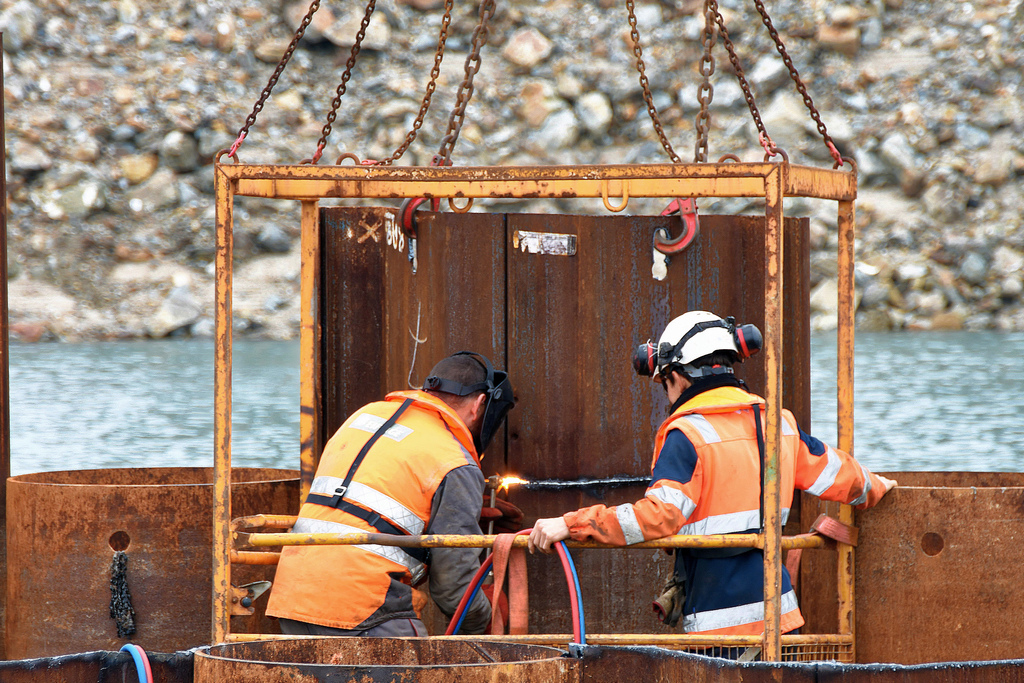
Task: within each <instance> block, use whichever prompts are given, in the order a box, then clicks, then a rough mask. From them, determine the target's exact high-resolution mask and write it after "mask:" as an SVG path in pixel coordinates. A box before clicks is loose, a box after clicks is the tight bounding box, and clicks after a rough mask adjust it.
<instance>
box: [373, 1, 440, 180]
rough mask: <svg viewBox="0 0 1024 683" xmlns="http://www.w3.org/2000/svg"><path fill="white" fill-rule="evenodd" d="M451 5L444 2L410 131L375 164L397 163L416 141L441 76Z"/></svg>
mask: <svg viewBox="0 0 1024 683" xmlns="http://www.w3.org/2000/svg"><path fill="white" fill-rule="evenodd" d="M453 3H454V0H445V2H444V16H443V17H442V18H441V32H440V34H439V35H438V37H437V52H436V53H434V68H433V69H431V70H430V82H429V83H427V88H426V91H425V92H424V93H423V102H422V103H421V104H420V111H419V113H418V114H417V115H416V120H415V121H413V124H412V130H410V131H409V133H408V134H407V135H406V136H405V141H404V142H403V143H402V145H401V146H400V147H399V148H398V149H396V150H395V151H394V152H393V153H392V154H391V156H389V157H387V158H386V159H381V160H380V161H378V162H377V163H378V164H380V165H382V166H390V165H391V164H393V163H395V162H396V161H398V160H399V159H400V158H401V157H402V155H403V154H405V151H406V150H407V149H409V145H411V144H412V143H413V141H414V140H415V139H416V135H417V133H418V132H419V129H420V128H421V127H422V126H423V119H424V117H425V116H426V115H427V110H428V109H430V98H431V97H433V96H434V90H435V89H437V77H438V76H440V75H441V60H442V59H444V46H445V43H446V42H447V40H448V27H449V26H450V25H451V23H452V5H453Z"/></svg>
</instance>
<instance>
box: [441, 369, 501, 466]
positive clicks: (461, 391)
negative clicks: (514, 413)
mask: <svg viewBox="0 0 1024 683" xmlns="http://www.w3.org/2000/svg"><path fill="white" fill-rule="evenodd" d="M452 355H453V356H472V357H473V360H475V361H476V362H478V363H480V365H481V366H482V367H483V368H484V370H486V371H487V379H485V380H484V381H483V382H477V383H476V384H470V385H465V384H460V383H458V382H456V381H454V380H450V379H442V378H440V377H434V376H431V377H428V378H427V379H426V380H425V381H424V382H423V388H424V389H431V390H434V391H443V392H445V393H448V394H455V395H456V396H468V395H470V394H473V393H476V392H478V391H482V392H483V393H484V394H485V395H486V396H487V400H486V402H485V404H484V414H483V419H482V420H481V422H480V433H479V434H474V435H473V444H474V445H475V446H476V452H477V454H478V455H479V456H480V457H481V458H482V457H483V455H484V451H485V450H487V446H488V444H490V443H491V439H492V438H494V435H495V433H497V431H498V429H499V428H500V427H501V423H502V421H503V420H504V419H505V416H506V415H507V414H508V411H510V410H512V408H513V406H515V403H516V399H515V395H514V393H513V389H512V382H510V381H509V379H508V373H507V372H502V371H501V370H495V369H494V366H493V365H491V361H489V360H488V359H487V357H486V356H483V355H481V354H479V353H474V352H473V351H459V352H458V353H453V354H452Z"/></svg>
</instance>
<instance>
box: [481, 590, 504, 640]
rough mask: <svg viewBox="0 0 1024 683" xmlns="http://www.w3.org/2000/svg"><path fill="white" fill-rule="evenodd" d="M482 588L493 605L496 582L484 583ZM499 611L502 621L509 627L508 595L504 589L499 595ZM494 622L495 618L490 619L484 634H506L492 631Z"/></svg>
mask: <svg viewBox="0 0 1024 683" xmlns="http://www.w3.org/2000/svg"><path fill="white" fill-rule="evenodd" d="M480 590H481V591H482V592H483V594H484V595H485V596H487V602H488V603H490V604H492V605H493V604H494V601H493V600H492V598H493V597H494V584H493V583H488V584H484V586H483V587H482V588H481V589H480ZM498 611H499V612H500V613H501V623H502V624H504V625H505V628H506V629H507V628H508V597H507V596H506V595H505V591H502V592H501V594H500V595H499V596H498ZM492 623H493V620H490V621H488V622H487V630H486V631H484V635H488V636H490V635H498V636H503V635H505V634H504V633H491V624H492Z"/></svg>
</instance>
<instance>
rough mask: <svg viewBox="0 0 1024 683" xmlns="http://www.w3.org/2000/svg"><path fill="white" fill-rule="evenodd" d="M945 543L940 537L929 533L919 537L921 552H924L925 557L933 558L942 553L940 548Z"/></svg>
mask: <svg viewBox="0 0 1024 683" xmlns="http://www.w3.org/2000/svg"><path fill="white" fill-rule="evenodd" d="M945 545H946V542H945V541H943V540H942V536H939V535H938V534H936V533H934V532H932V531H929V532H928V533H926V534H925V535H924V536H922V537H921V550H923V551H924V554H925V555H928V556H929V557H935V556H936V555H938V554H939V553H941V552H942V548H943V547H945Z"/></svg>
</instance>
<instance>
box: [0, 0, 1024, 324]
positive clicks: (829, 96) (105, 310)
mask: <svg viewBox="0 0 1024 683" xmlns="http://www.w3.org/2000/svg"><path fill="white" fill-rule="evenodd" d="M377 4H378V7H377V10H376V12H375V14H374V17H373V20H372V21H371V23H370V24H369V28H368V31H367V35H366V39H365V41H364V43H363V48H364V49H363V51H362V53H361V54H360V55H359V60H358V62H357V64H356V67H355V69H354V71H353V75H352V79H351V81H350V82H349V83H348V86H347V92H346V94H345V96H344V98H343V99H342V103H341V106H340V108H339V110H338V117H337V120H336V122H335V123H334V126H333V134H332V136H331V138H330V140H329V144H328V147H327V150H326V151H325V154H324V162H331V161H333V160H334V159H335V158H337V157H338V156H339V155H340V154H341V153H343V152H352V153H355V154H357V155H358V156H359V157H360V158H363V159H365V158H382V157H386V156H389V155H390V154H391V152H392V151H393V150H394V149H396V148H397V147H398V146H399V145H400V144H401V142H402V141H403V140H404V139H405V136H406V134H407V132H408V131H409V130H410V128H411V127H412V123H413V120H414V118H415V115H416V112H417V111H418V109H419V103H420V100H421V99H422V96H423V92H424V88H425V85H426V83H427V80H428V78H429V72H430V68H431V66H432V63H433V54H434V49H435V47H436V44H437V31H438V28H439V27H440V24H441V16H442V13H441V5H442V2H441V1H440V0H397V1H396V0H381V1H380V2H379V3H377ZM766 4H767V5H768V9H769V11H770V12H771V14H772V18H773V20H774V23H775V26H776V28H777V29H778V31H779V33H780V35H781V36H782V38H783V39H784V41H785V42H786V45H787V47H788V49H789V51H790V53H791V55H792V57H793V61H794V63H795V65H796V67H797V68H798V69H799V70H800V73H801V75H802V76H803V78H804V81H805V82H806V84H807V88H808V91H809V94H810V95H811V96H812V97H813V99H814V103H815V105H816V106H817V108H818V109H819V110H820V111H821V114H822V120H823V122H824V123H825V125H826V126H827V127H828V132H829V134H830V135H831V136H832V137H833V138H834V139H835V141H836V143H837V145H838V147H839V149H840V150H841V151H842V153H843V154H844V155H847V156H851V157H854V158H855V159H856V161H857V165H858V168H859V172H860V197H859V200H858V204H857V206H858V214H857V216H858V243H857V258H858V266H857V284H858V295H859V299H858V301H859V304H858V306H859V308H858V324H859V326H860V328H861V329H871V330H888V329H904V328H912V329H960V328H964V329H997V330H1022V329H1024V296H1022V290H1024V283H1022V272H1024V211H1022V205H1024V137H1022V136H1024V84H1022V79H1024V77H1022V73H1024V0H967V1H964V0H955V1H954V0H933V1H930V2H921V1H919V0H918V1H915V0H855V1H854V2H851V3H849V4H839V3H836V2H823V1H821V0H782V1H778V2H770V1H769V2H767V3H766ZM359 5H360V3H355V2H341V1H340V0H324V1H323V2H322V3H321V9H320V10H319V12H318V13H317V14H316V16H315V19H314V21H313V23H312V25H311V26H310V28H309V30H308V31H307V33H306V38H305V39H304V40H303V42H302V43H301V44H300V46H299V48H298V50H297V51H296V52H295V54H294V57H293V58H292V60H291V63H290V64H289V67H288V69H287V70H286V71H285V72H284V75H283V76H282V77H281V79H280V81H279V82H278V84H277V86H276V88H275V90H274V94H273V97H272V98H271V100H270V101H269V102H268V103H267V105H266V108H265V109H264V110H263V111H262V112H261V114H260V115H259V119H258V121H257V123H256V125H255V126H254V127H253V128H252V130H251V132H250V135H249V137H248V139H246V140H245V142H244V143H243V145H242V146H241V148H240V152H239V154H240V156H241V158H242V159H243V160H244V161H246V162H254V163H295V162H298V161H299V160H301V159H304V158H308V157H310V156H312V153H313V151H314V150H315V146H316V141H317V139H318V138H319V137H320V133H321V129H322V127H323V125H324V123H325V122H326V116H327V112H328V111H329V107H330V102H331V99H332V98H333V97H334V96H335V92H336V88H337V87H338V83H339V81H340V78H341V74H342V71H343V69H344V66H345V62H346V60H347V59H348V58H349V54H350V44H351V41H352V39H353V37H354V36H355V34H356V31H357V29H358V26H359V22H360V19H361V18H362V14H363V8H362V7H360V6H359ZM636 5H637V7H636V19H637V28H638V30H639V34H640V36H641V45H642V47H643V56H644V61H645V63H646V75H647V77H648V79H649V81H650V86H651V89H652V91H653V102H654V105H655V106H656V108H657V111H658V112H659V113H660V117H661V121H662V123H663V124H664V128H665V132H666V134H667V137H668V139H669V140H670V141H671V143H672V145H673V146H674V148H675V150H676V153H677V154H678V155H679V156H680V157H681V158H682V159H683V160H684V161H690V160H692V159H693V152H692V150H693V147H694V118H695V116H696V114H697V111H698V100H697V88H698V85H699V71H698V68H699V64H700V56H701V43H700V36H701V33H702V30H703V14H702V6H703V4H702V3H701V2H700V1H699V0H660V1H655V0H637V2H636ZM720 6H721V8H722V12H723V14H724V16H725V18H726V21H727V24H728V27H729V32H730V37H731V38H732V40H733V41H734V43H735V44H736V46H737V49H738V52H739V56H740V59H741V62H742V64H743V68H744V70H745V71H746V72H747V75H748V77H749V80H750V82H751V83H752V84H753V86H754V90H755V94H756V96H757V102H758V105H759V107H760V111H761V115H762V117H763V119H764V122H765V124H766V126H767V128H768V131H769V133H770V134H771V136H772V137H773V139H774V140H775V142H776V143H777V144H778V145H779V146H780V147H782V148H783V149H785V150H786V151H787V152H788V154H789V157H790V159H791V160H792V161H794V162H796V163H806V164H812V165H819V166H824V165H828V166H830V165H831V160H830V158H829V156H828V151H827V149H826V148H825V145H824V143H823V142H822V140H821V137H820V136H819V135H818V133H817V131H816V128H815V124H814V122H813V121H812V119H811V117H810V116H809V115H808V113H807V110H806V109H805V108H804V107H803V103H802V100H801V98H800V96H799V94H798V93H797V91H796V90H795V88H794V87H793V86H792V82H791V81H790V80H789V78H788V74H787V71H786V69H785V66H784V65H783V63H782V60H781V59H780V58H779V55H778V54H777V53H776V51H775V48H774V45H773V44H772V42H771V39H770V36H769V35H768V32H767V31H766V30H765V28H764V26H763V25H762V23H761V20H760V17H759V16H758V14H757V12H756V8H755V6H754V4H753V2H750V1H748V0H720ZM306 8H307V4H306V3H304V2H298V3H294V2H288V1H277V2H275V1H272V0H240V2H236V3H228V2H220V1H216V0H160V1H159V2H158V1H156V0H74V2H72V0H48V1H47V2H44V3H39V2H37V1H36V0H16V1H10V0H4V1H3V2H2V3H0V29H2V30H3V32H4V71H3V75H4V103H5V108H6V147H7V149H6V153H7V174H8V175H7V177H8V185H7V187H8V196H9V215H8V235H9V237H8V239H9V249H8V252H9V253H8V268H9V275H10V280H9V282H8V286H9V291H10V319H11V323H12V332H13V334H14V336H15V338H20V339H24V340H39V339H44V340H45V339H57V340H67V341H74V340H83V339H110V338H126V337H144V336H167V335H185V334H191V335H197V336H202V335H210V334H211V333H212V327H213V325H212V312H213V266H212V262H213V254H214V198H213V173H212V160H213V157H214V155H215V154H216V152H217V151H218V150H220V149H223V148H226V147H228V146H230V144H231V143H232V142H233V140H234V139H235V137H236V135H237V132H238V130H239V129H240V128H241V126H242V124H243V123H244V121H245V118H246V116H247V115H248V114H249V113H250V111H251V110H252V107H253V104H254V103H255V101H256V99H257V97H258V95H259V93H260V91H261V90H262V89H263V88H264V86H265V85H266V83H267V79H268V78H269V77H270V74H271V73H272V72H273V68H274V65H275V64H276V63H277V61H278V59H279V57H280V55H281V54H282V52H283V50H284V48H285V47H286V46H287V44H288V42H289V40H290V38H291V36H292V34H293V32H294V28H295V27H296V26H297V25H298V22H299V20H300V19H301V17H302V15H303V14H304V13H305V11H306ZM477 8H478V6H477V4H476V3H465V2H456V3H455V10H454V14H453V19H452V23H451V27H450V29H449V38H448V53H447V56H446V59H445V60H444V63H443V66H442V68H441V73H440V75H439V77H438V81H437V92H436V93H435V95H434V98H433V100H434V101H433V107H432V109H431V112H430V113H429V115H428V116H427V118H426V120H425V122H424V125H423V127H422V129H421V131H420V134H419V138H418V140H417V141H416V142H415V143H414V144H413V146H412V148H411V149H410V150H409V151H408V152H407V153H406V154H405V155H404V157H403V158H402V160H401V161H400V162H399V163H400V164H426V163H429V161H430V159H431V157H432V156H433V154H434V152H436V151H437V148H438V145H439V142H440V138H441V136H442V135H443V133H444V130H445V127H446V125H447V121H448V113H449V111H450V108H451V106H452V103H453V100H454V96H455V92H456V88H457V86H458V84H459V82H460V81H461V80H462V78H463V70H464V62H465V57H466V54H467V52H468V49H469V44H470V37H471V35H472V32H473V28H474V27H475V25H476V21H477V11H478V9H477ZM715 56H716V72H715V75H714V80H713V83H714V101H713V104H712V126H713V128H712V132H711V137H710V149H709V158H711V159H712V160H713V159H717V158H719V157H720V156H721V155H723V154H726V153H734V154H737V155H739V156H740V157H741V158H742V159H743V160H748V161H755V160H760V159H761V158H762V157H763V150H761V148H760V147H759V145H758V143H757V139H756V134H755V128H754V126H753V124H752V122H751V116H750V114H749V112H748V111H747V108H746V105H745V101H744V98H743V94H742V92H741V90H740V88H739V86H738V85H737V83H736V79H735V78H734V77H733V76H732V74H731V73H730V66H729V62H728V59H727V56H726V54H725V52H724V50H722V49H721V47H720V46H719V47H717V48H716V52H715ZM638 80H639V77H638V73H637V70H636V66H635V62H634V55H633V40H632V38H631V31H630V26H629V23H628V21H627V13H626V9H625V3H620V2H612V1H611V0H547V1H545V0H517V2H514V3H509V2H500V1H499V3H498V10H497V13H496V15H495V17H494V19H493V21H492V27H491V31H490V37H489V42H488V45H487V47H485V48H484V52H483V65H482V68H481V70H480V72H479V74H478V75H477V77H476V81H475V93H474V97H473V100H472V103H471V105H470V106H469V108H468V112H467V116H466V124H465V126H464V128H463V130H462V134H461V137H460V139H459V143H458V146H457V147H456V149H455V153H454V155H453V158H454V160H455V162H456V163H457V164H460V165H503V164H571V163H641V162H662V161H665V160H667V156H666V154H665V151H664V150H663V149H662V145H661V144H660V142H659V140H658V136H657V135H656V133H655V130H654V127H653V125H652V123H651V121H650V119H649V117H648V115H647V105H646V103H645V102H644V99H643V97H642V94H641V89H640V86H639V83H638ZM324 162H321V163H324ZM663 203H664V202H661V203H656V202H647V203H644V202H635V203H633V204H632V205H631V207H630V211H634V212H637V213H641V212H644V213H648V212H654V211H660V210H661V208H663V207H662V205H661V204H663ZM481 206H482V204H481ZM501 206H502V207H503V209H504V210H524V211H548V212H556V211H557V212H563V211H564V212H583V213H603V212H604V208H603V207H602V206H601V203H600V201H598V202H590V201H586V202H584V201H579V200H577V201H573V202H569V201H565V202H551V201H547V202H525V201H524V202H517V203H514V204H510V203H503V204H502V205H501ZM759 210H760V207H759V206H758V205H757V203H756V202H747V201H745V200H722V201H717V202H711V201H709V200H705V201H704V202H703V203H702V205H701V211H703V212H708V213H710V212H716V211H722V212H757V211H759ZM787 213H790V214H792V215H809V216H811V219H812V220H811V223H812V244H813V253H812V275H813V282H814V285H815V286H814V291H813V296H812V305H813V307H814V310H815V319H814V325H815V327H816V328H819V329H821V328H828V327H830V326H834V325H835V300H836V294H835V288H834V283H833V281H832V280H833V278H832V276H833V275H834V274H835V272H836V263H835V257H834V253H835V245H836V232H835V204H834V203H830V202H819V201H803V200H793V201H789V202H787ZM298 219H299V214H298V206H297V204H296V203H295V202H289V201H277V202H270V201H263V200H251V199H246V198H241V199H239V201H238V202H237V204H236V211H235V221H236V222H235V230H236V246H235V254H236V258H237V261H238V263H237V269H236V279H235V302H234V308H235V315H236V329H237V330H238V332H239V333H240V334H253V335H262V336H266V337H271V338H290V337H294V336H297V334H298V318H299V307H298V290H299V284H298V274H299V257H298Z"/></svg>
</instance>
